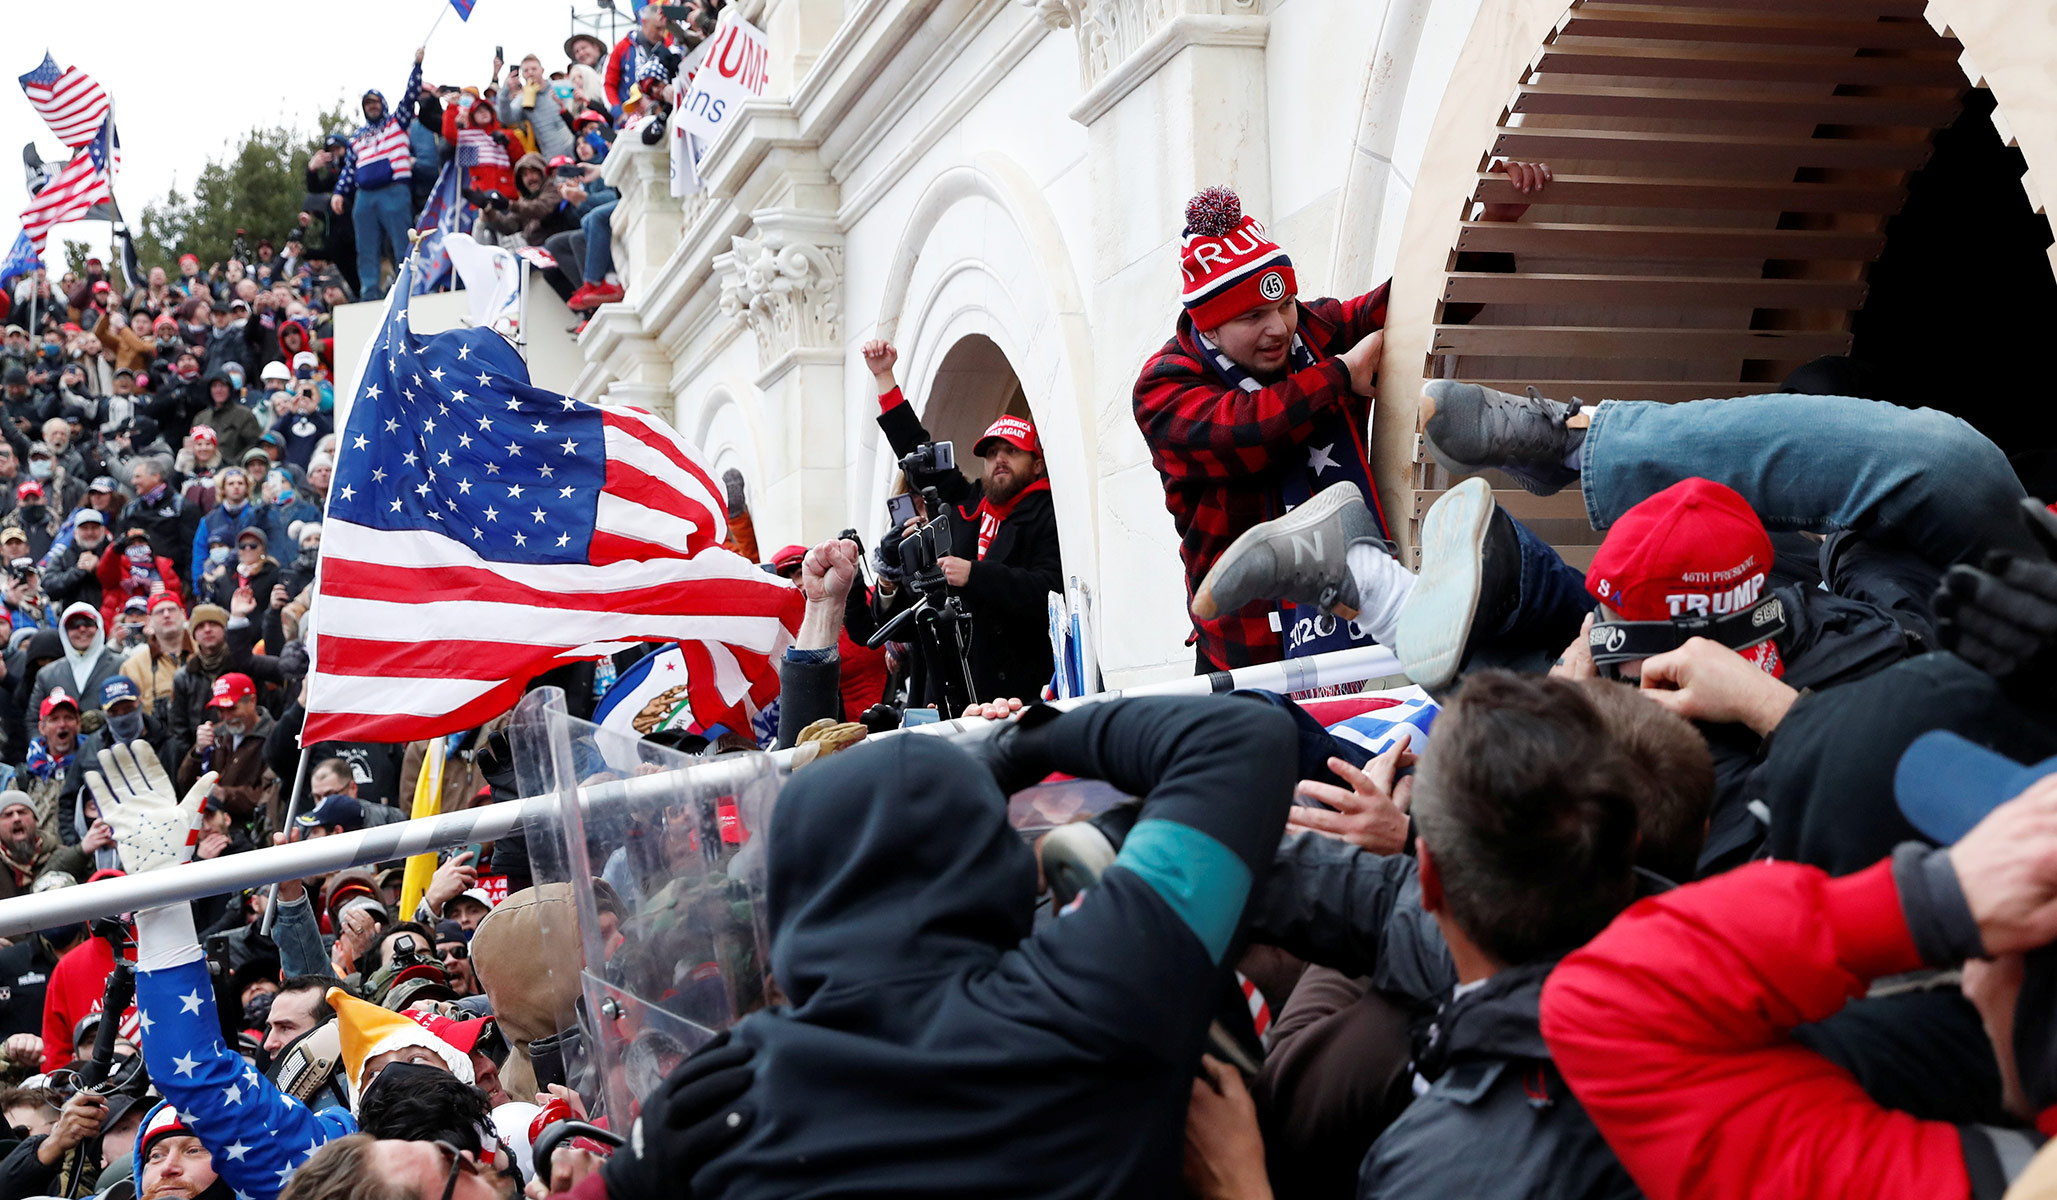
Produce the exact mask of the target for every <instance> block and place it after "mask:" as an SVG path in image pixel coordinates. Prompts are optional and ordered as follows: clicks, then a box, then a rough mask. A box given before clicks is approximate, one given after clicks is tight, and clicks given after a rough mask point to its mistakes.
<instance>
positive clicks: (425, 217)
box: [414, 156, 478, 295]
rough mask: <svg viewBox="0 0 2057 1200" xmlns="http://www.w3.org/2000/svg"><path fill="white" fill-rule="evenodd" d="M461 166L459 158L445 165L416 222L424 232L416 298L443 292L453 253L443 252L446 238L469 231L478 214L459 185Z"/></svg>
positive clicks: (447, 280) (418, 228)
mask: <svg viewBox="0 0 2057 1200" xmlns="http://www.w3.org/2000/svg"><path fill="white" fill-rule="evenodd" d="M462 163H463V159H462V157H461V156H460V157H459V158H458V159H456V160H453V161H451V162H446V163H444V164H443V170H442V172H441V173H440V174H438V175H437V176H436V186H435V190H434V191H431V192H430V193H429V199H428V203H426V204H424V205H422V206H421V219H420V220H419V221H417V222H415V226H414V227H415V228H416V229H417V230H419V231H420V232H421V242H420V247H419V251H418V256H419V259H420V264H421V265H420V269H419V270H417V271H416V272H415V275H414V290H415V293H416V294H417V295H419V294H420V293H422V292H434V291H440V290H441V289H442V288H443V287H444V286H445V285H447V284H448V283H449V282H450V252H449V251H447V250H445V249H443V239H444V238H445V237H447V236H449V235H450V234H453V233H456V232H458V231H460V230H466V229H470V228H471V222H472V217H473V214H474V213H476V212H477V211H478V210H477V209H475V208H473V207H472V206H471V204H470V203H469V202H468V201H466V200H465V198H464V192H463V189H462V187H461V186H460V178H461V176H462V175H463V174H464V170H463V166H462Z"/></svg>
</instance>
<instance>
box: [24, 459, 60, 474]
mask: <svg viewBox="0 0 2057 1200" xmlns="http://www.w3.org/2000/svg"><path fill="white" fill-rule="evenodd" d="M55 469H56V468H55V467H54V466H52V464H51V462H50V460H49V459H47V458H32V459H30V460H29V474H31V475H34V476H35V477H36V478H38V479H48V478H50V473H51V471H53V470H55Z"/></svg>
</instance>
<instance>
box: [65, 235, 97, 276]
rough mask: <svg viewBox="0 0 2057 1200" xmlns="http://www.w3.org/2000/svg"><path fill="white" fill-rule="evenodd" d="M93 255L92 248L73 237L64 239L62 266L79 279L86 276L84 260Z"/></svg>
mask: <svg viewBox="0 0 2057 1200" xmlns="http://www.w3.org/2000/svg"><path fill="white" fill-rule="evenodd" d="M92 256H93V248H92V247H90V246H88V245H86V244H85V243H84V242H81V241H78V240H76V239H74V238H66V239H64V268H65V270H67V271H70V272H71V273H72V274H74V275H76V276H78V277H79V278H80V279H84V278H85V277H86V260H87V259H88V258H91V257H92Z"/></svg>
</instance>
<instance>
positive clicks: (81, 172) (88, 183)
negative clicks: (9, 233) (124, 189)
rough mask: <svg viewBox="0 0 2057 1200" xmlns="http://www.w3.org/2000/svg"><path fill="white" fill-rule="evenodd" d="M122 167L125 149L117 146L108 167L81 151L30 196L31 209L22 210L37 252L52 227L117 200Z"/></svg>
mask: <svg viewBox="0 0 2057 1200" xmlns="http://www.w3.org/2000/svg"><path fill="white" fill-rule="evenodd" d="M120 169H121V148H120V147H119V146H116V147H115V148H114V151H113V157H112V158H111V159H110V160H109V165H108V168H107V169H106V170H102V169H101V168H100V166H99V164H98V163H96V162H94V161H93V155H92V153H91V152H90V151H89V150H84V149H82V150H80V151H79V152H78V153H77V154H75V155H73V156H72V160H71V161H70V162H68V163H66V164H65V165H64V169H63V170H61V171H59V172H58V173H57V177H56V178H54V179H52V180H51V181H50V182H49V183H47V184H45V185H44V186H43V190H42V191H40V192H37V193H36V194H35V195H34V196H31V197H30V198H29V205H28V207H27V208H24V209H22V210H21V228H22V232H24V233H26V234H28V235H29V241H30V242H31V243H32V244H33V245H34V246H35V248H36V252H37V253H39V254H40V253H42V251H43V247H44V245H45V244H46V243H47V242H48V241H49V240H50V230H51V229H52V228H54V227H55V226H58V225H62V224H64V223H65V222H66V221H76V220H79V219H80V218H82V217H84V216H85V215H86V213H87V212H88V211H89V210H90V209H91V208H92V207H93V206H94V205H96V204H105V203H108V202H109V201H112V200H113V199H114V175H115V173H116V172H118V171H119V170H120Z"/></svg>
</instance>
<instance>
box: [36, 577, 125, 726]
mask: <svg viewBox="0 0 2057 1200" xmlns="http://www.w3.org/2000/svg"><path fill="white" fill-rule="evenodd" d="M57 628H58V633H59V634H60V635H61V638H62V641H61V643H60V648H61V650H62V652H63V655H64V657H63V658H61V659H59V660H57V661H56V662H53V663H51V664H50V665H48V666H46V667H44V668H43V669H42V670H41V671H38V672H37V673H36V684H35V687H34V689H33V690H32V691H31V692H30V693H29V705H30V707H32V708H33V707H38V706H40V705H41V704H42V703H43V697H45V696H48V695H49V694H51V693H52V692H53V691H57V690H59V689H62V690H63V691H66V692H69V693H71V694H72V695H74V696H77V697H78V698H79V706H80V711H81V712H82V713H86V712H97V711H98V710H99V708H100V688H101V685H103V684H105V683H106V682H107V681H108V680H110V679H112V678H114V677H115V676H116V675H117V674H118V673H120V671H121V658H120V656H119V655H117V654H113V653H110V652H109V651H108V649H107V627H106V626H105V625H103V624H102V623H101V617H100V610H99V609H97V608H94V607H93V606H92V605H90V604H87V603H85V602H84V601H81V602H79V603H77V604H74V605H72V606H71V607H70V608H67V609H65V610H64V615H63V617H61V618H60V619H59V620H58V623H57Z"/></svg>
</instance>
